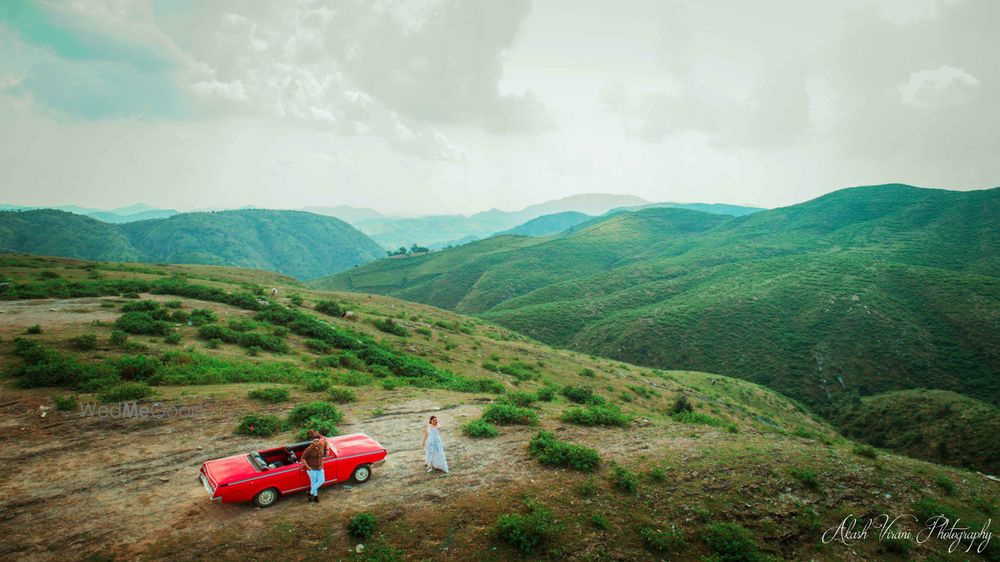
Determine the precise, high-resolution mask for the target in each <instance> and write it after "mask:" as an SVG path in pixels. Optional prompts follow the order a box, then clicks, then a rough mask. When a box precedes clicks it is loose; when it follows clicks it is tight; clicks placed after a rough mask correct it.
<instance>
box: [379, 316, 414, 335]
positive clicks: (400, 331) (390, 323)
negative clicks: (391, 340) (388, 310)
mask: <svg viewBox="0 0 1000 562" xmlns="http://www.w3.org/2000/svg"><path fill="white" fill-rule="evenodd" d="M372 324H373V325H374V326H375V327H376V328H378V329H379V330H381V331H383V332H385V333H387V334H393V335H396V336H400V337H404V338H405V337H407V336H409V335H410V331H409V330H407V329H406V328H404V327H402V326H400V325H399V324H397V323H396V321H395V320H393V319H392V318H385V319H382V318H379V319H377V320H375V321H374V322H372Z"/></svg>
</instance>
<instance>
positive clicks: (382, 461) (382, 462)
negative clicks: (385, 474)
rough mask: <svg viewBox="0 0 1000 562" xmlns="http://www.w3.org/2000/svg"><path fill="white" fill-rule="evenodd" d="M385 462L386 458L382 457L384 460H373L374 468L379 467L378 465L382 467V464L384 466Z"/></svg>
mask: <svg viewBox="0 0 1000 562" xmlns="http://www.w3.org/2000/svg"><path fill="white" fill-rule="evenodd" d="M383 464H385V459H382V460H380V461H375V462H373V463H372V468H377V467H380V466H382V465H383Z"/></svg>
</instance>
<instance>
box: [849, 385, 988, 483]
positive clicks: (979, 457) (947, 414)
mask: <svg viewBox="0 0 1000 562" xmlns="http://www.w3.org/2000/svg"><path fill="white" fill-rule="evenodd" d="M843 418H844V419H843V424H842V425H843V426H844V428H845V431H846V432H847V433H848V434H849V435H851V436H853V437H855V438H858V439H864V440H865V441H869V442H872V443H875V444H877V445H879V446H882V447H891V448H892V449H895V450H899V451H903V452H904V453H906V454H908V455H912V456H915V457H919V458H926V459H932V460H934V461H936V462H946V463H949V464H955V465H956V466H965V467H970V468H972V467H981V468H982V469H984V470H985V471H987V472H988V473H990V474H997V473H998V472H1000V448H998V447H997V444H996V436H997V435H1000V412H998V411H997V408H996V407H995V406H992V405H990V404H986V403H983V402H979V401H978V400H972V399H970V398H968V397H966V396H962V395H961V394H956V393H954V392H948V391H942V390H927V389H919V390H902V391H898V392H887V393H884V394H879V395H876V396H870V397H867V398H863V399H862V400H861V401H860V402H858V403H857V404H856V405H854V407H852V408H850V409H848V410H846V411H845V412H844V413H843Z"/></svg>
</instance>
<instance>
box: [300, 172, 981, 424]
mask: <svg viewBox="0 0 1000 562" xmlns="http://www.w3.org/2000/svg"><path fill="white" fill-rule="evenodd" d="M997 224H1000V189H992V190H983V191H973V192H954V191H946V190H936V189H920V188H915V187H910V186H904V185H885V186H871V187H860V188H851V189H844V190H841V191H837V192H834V193H831V194H828V195H826V196H823V197H820V198H818V199H815V200H812V201H809V202H806V203H803V204H800V205H794V206H791V207H785V208H781V209H774V210H769V211H761V212H758V213H754V214H752V215H748V216H743V217H736V218H728V217H720V216H717V215H707V214H704V213H697V212H694V211H683V210H678V209H646V210H642V211H639V212H635V213H627V212H626V213H618V214H614V215H612V216H610V217H606V218H600V219H595V220H593V221H590V222H588V223H584V224H583V225H580V226H578V227H575V228H574V229H572V230H571V231H570V232H569V233H566V234H564V235H562V236H559V237H557V238H556V239H553V240H542V241H531V242H519V243H517V244H512V245H511V246H510V247H508V248H502V249H498V248H497V247H496V243H492V244H491V245H485V244H484V243H472V244H469V245H466V246H464V247H462V248H460V249H459V250H460V251H459V250H451V251H445V252H440V253H437V254H432V255H429V256H426V257H424V258H420V259H419V260H410V262H409V263H403V262H393V261H386V260H382V261H378V262H374V263H372V264H368V265H366V266H363V267H359V268H356V269H354V270H351V271H347V272H344V273H341V274H339V275H335V276H333V277H331V278H327V279H321V280H318V281H317V282H315V286H317V287H326V288H334V289H345V290H354V291H363V292H377V293H383V294H389V295H393V296H398V297H402V298H405V299H408V300H414V301H418V302H425V303H429V304H434V305H436V306H442V307H445V308H450V309H454V310H457V311H460V312H467V313H476V314H481V315H483V316H484V317H485V318H488V319H490V320H491V321H495V322H497V323H499V324H501V325H504V326H507V327H510V328H512V329H516V330H518V331H521V332H523V333H526V334H528V335H530V336H532V337H534V338H537V339H539V340H541V341H544V342H547V343H551V344H556V345H561V346H567V347H570V348H572V349H576V350H580V351H585V352H589V353H596V354H600V355H604V356H608V357H614V358H617V359H622V360H627V361H630V362H636V363H639V364H644V365H652V366H660V367H667V368H687V369H699V370H707V371H714V372H720V373H724V374H728V375H732V376H738V377H741V378H745V379H749V380H753V381H756V382H761V383H764V384H768V385H770V386H772V387H773V388H775V389H778V390H780V391H782V392H785V393H786V394H789V395H791V396H794V397H796V398H799V399H802V400H805V401H808V402H810V403H812V404H815V405H819V406H821V407H825V406H824V405H829V403H830V402H831V400H835V399H836V398H838V397H840V396H850V395H853V394H858V395H868V394H873V393H876V392H882V391H888V390H898V389H905V388H915V387H935V388H944V389H950V390H954V391H956V392H962V393H964V394H967V395H969V396H973V397H977V398H979V399H981V400H985V401H989V402H993V403H996V402H997V400H1000V379H998V377H997V376H996V374H997V373H998V372H1000V336H998V334H1000V316H998V315H997V314H996V311H997V310H1000V280H998V275H1000V229H997V228H996V225H997ZM375 280H377V282H373V281H375ZM442 295H448V298H442Z"/></svg>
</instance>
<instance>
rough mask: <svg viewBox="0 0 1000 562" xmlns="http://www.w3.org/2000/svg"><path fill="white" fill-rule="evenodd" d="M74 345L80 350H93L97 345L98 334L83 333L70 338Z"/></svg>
mask: <svg viewBox="0 0 1000 562" xmlns="http://www.w3.org/2000/svg"><path fill="white" fill-rule="evenodd" d="M69 341H70V343H72V344H73V347H75V348H77V349H79V350H80V351H91V350H92V349H94V348H96V347H97V336H96V335H95V334H83V335H79V336H76V337H75V338H73V339H71V340H69Z"/></svg>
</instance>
